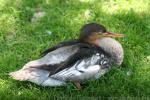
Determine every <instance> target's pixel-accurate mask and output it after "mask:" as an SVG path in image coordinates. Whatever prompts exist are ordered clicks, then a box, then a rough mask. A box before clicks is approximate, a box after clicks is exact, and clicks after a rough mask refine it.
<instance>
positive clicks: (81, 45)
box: [9, 23, 125, 90]
mask: <svg viewBox="0 0 150 100" xmlns="http://www.w3.org/2000/svg"><path fill="white" fill-rule="evenodd" d="M124 36H125V35H124V34H117V33H112V32H109V31H107V30H106V28H105V27H104V26H103V25H100V24H97V23H88V24H85V25H83V26H82V27H81V29H80V35H79V39H74V40H69V41H65V42H61V43H59V44H57V45H55V46H53V47H51V48H49V49H47V50H45V51H44V52H42V56H41V58H39V59H37V60H33V61H30V62H28V63H26V64H25V65H24V66H23V68H22V69H19V70H18V71H14V72H10V73H9V75H10V77H12V78H13V79H15V80H19V81H30V82H33V83H35V84H37V85H41V86H66V85H67V83H68V82H69V81H71V82H73V83H74V85H75V87H76V88H77V89H78V90H80V89H81V83H82V82H83V81H86V80H91V79H99V78H100V77H101V76H102V75H104V74H105V73H107V72H108V71H109V70H110V69H111V68H112V67H113V66H120V65H121V64H122V62H123V58H124V52H123V47H122V45H121V44H120V43H119V42H118V41H117V40H115V39H114V38H121V37H124Z"/></svg>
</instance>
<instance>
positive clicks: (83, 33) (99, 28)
mask: <svg viewBox="0 0 150 100" xmlns="http://www.w3.org/2000/svg"><path fill="white" fill-rule="evenodd" d="M103 37H111V38H117V37H124V35H123V34H116V33H112V32H108V31H107V30H106V28H105V27H104V26H103V25H100V24H96V23H89V24H85V25H84V26H83V27H82V28H81V29H80V37H79V40H80V41H81V42H84V43H89V44H94V45H97V40H98V39H99V38H103Z"/></svg>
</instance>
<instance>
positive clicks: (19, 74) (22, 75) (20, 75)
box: [9, 70, 28, 81]
mask: <svg viewBox="0 0 150 100" xmlns="http://www.w3.org/2000/svg"><path fill="white" fill-rule="evenodd" d="M9 75H10V77H12V78H13V79H15V80H20V81H26V80H27V79H28V73H27V71H24V70H19V71H15V72H11V73H9Z"/></svg>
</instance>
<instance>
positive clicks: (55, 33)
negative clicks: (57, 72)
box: [0, 0, 150, 100]
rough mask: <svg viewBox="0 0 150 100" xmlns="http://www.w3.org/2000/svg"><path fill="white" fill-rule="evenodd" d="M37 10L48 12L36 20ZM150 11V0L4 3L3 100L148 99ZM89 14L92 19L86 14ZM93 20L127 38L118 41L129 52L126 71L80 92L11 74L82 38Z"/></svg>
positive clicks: (0, 41)
mask: <svg viewBox="0 0 150 100" xmlns="http://www.w3.org/2000/svg"><path fill="white" fill-rule="evenodd" d="M37 9H40V10H41V11H44V12H45V13H46V14H45V16H43V17H41V18H39V19H38V21H34V22H31V19H32V17H33V15H34V13H35V11H36V10H37ZM149 11H150V2H149V0H0V99H1V100H4V99H15V98H18V99H19V98H22V99H36V100H37V99H39V100H40V99H47V98H60V97H64V99H65V97H67V98H72V99H75V98H76V99H77V98H81V97H83V98H84V97H148V96H149V95H150V60H148V59H147V57H148V56H149V55H150V33H149V32H150V12H149ZM85 12H87V13H88V12H90V15H89V16H85ZM89 22H96V23H101V24H103V25H105V26H106V27H107V28H108V30H110V31H112V32H118V33H124V34H126V38H124V39H119V41H120V42H121V44H122V45H123V48H124V52H125V58H124V62H123V64H122V66H121V67H119V68H116V69H113V70H111V71H110V72H109V73H107V74H106V75H104V76H103V77H101V78H100V79H99V80H96V81H87V82H85V83H84V85H83V90H82V91H77V90H75V88H74V86H73V85H72V84H69V85H68V86H67V87H55V88H54V87H41V86H37V85H35V84H33V83H30V82H19V81H16V80H13V79H11V78H10V77H9V76H8V73H9V72H11V71H15V70H17V69H20V68H22V66H23V65H24V64H25V63H27V62H28V61H30V60H33V59H38V58H39V57H40V56H39V55H40V52H41V51H43V50H45V49H46V48H48V47H50V46H52V45H55V44H56V43H58V42H60V41H64V40H69V39H73V38H77V37H78V33H79V29H80V27H81V26H82V25H83V24H85V23H89ZM47 30H49V31H51V32H52V34H51V35H49V34H47V32H46V31H47ZM128 74H129V75H128ZM87 99H89V98H87Z"/></svg>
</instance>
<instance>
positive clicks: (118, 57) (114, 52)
mask: <svg viewBox="0 0 150 100" xmlns="http://www.w3.org/2000/svg"><path fill="white" fill-rule="evenodd" d="M99 46H100V47H101V48H102V49H103V50H104V51H105V52H107V53H108V54H110V55H111V59H112V60H113V61H114V63H115V64H116V65H121V64H122V62H123V58H124V52H123V48H122V45H121V44H120V43H119V42H118V41H116V40H115V39H112V38H101V39H100V40H99Z"/></svg>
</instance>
